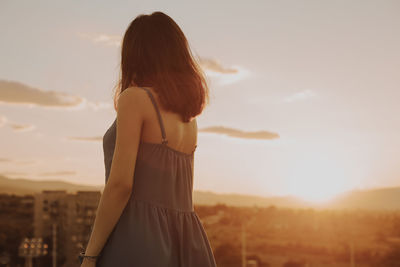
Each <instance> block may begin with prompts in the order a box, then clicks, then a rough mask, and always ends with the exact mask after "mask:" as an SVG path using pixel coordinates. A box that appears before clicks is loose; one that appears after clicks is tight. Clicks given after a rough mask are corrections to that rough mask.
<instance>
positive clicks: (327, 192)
mask: <svg viewBox="0 0 400 267" xmlns="http://www.w3.org/2000/svg"><path fill="white" fill-rule="evenodd" d="M348 176H349V175H347V174H346V172H345V168H344V164H342V162H341V160H340V158H339V157H332V155H328V154H326V153H315V152H314V153H313V152H311V151H308V152H307V155H304V154H303V155H301V157H298V158H297V159H296V160H295V162H294V165H293V166H292V168H290V174H289V184H288V185H287V186H288V189H289V194H291V195H294V196H297V197H301V198H303V199H304V200H306V201H312V202H317V203H322V202H327V201H329V200H331V199H332V198H333V197H335V196H336V195H338V194H339V193H342V192H344V191H346V190H349V189H351V187H352V186H353V185H352V184H351V183H350V182H349V181H350V177H348Z"/></svg>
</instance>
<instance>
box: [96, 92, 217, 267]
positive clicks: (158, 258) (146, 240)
mask: <svg viewBox="0 0 400 267" xmlns="http://www.w3.org/2000/svg"><path fill="white" fill-rule="evenodd" d="M141 88H142V89H143V90H145V91H146V93H147V94H148V96H149V102H150V103H151V104H150V103H149V105H146V106H147V107H148V108H146V111H145V112H144V113H145V119H144V124H143V127H142V129H143V131H142V136H141V141H140V144H139V149H138V154H137V160H136V165H135V173H134V177H133V179H134V180H133V188H132V194H131V198H130V199H129V201H128V204H127V205H126V207H125V209H124V211H123V213H122V215H121V217H120V219H119V221H118V222H117V225H116V226H115V228H114V230H113V232H112V233H111V235H110V237H109V239H108V240H107V243H106V244H105V246H104V247H103V250H102V252H101V257H100V258H99V260H98V262H97V266H121V267H123V266H187V267H190V266H204V267H207V266H216V263H215V259H214V256H213V252H212V249H211V246H210V243H209V241H208V238H207V235H206V233H205V231H204V229H203V225H202V224H201V222H200V219H199V218H198V216H197V214H196V213H195V211H194V206H193V201H192V199H193V166H194V165H193V161H194V158H193V157H194V152H195V149H196V140H197V125H196V120H192V121H190V122H188V123H184V122H181V121H180V119H179V117H178V116H177V115H176V114H174V113H167V112H165V111H162V110H161V109H160V108H159V105H158V104H157V99H156V98H155V93H153V92H152V91H151V90H150V89H148V88H144V87H141ZM150 107H152V109H151V108H150ZM165 121H166V123H164V122H165ZM115 122H116V121H114V123H113V124H112V125H111V126H110V128H109V129H108V130H107V132H106V133H105V134H104V137H103V148H104V160H105V168H106V182H107V179H108V175H109V171H110V168H111V163H112V157H113V151H114V147H115V136H116V127H115V125H116V123H115ZM165 126H166V127H165ZM170 140H172V141H170ZM170 142H171V143H172V144H171V143H170Z"/></svg>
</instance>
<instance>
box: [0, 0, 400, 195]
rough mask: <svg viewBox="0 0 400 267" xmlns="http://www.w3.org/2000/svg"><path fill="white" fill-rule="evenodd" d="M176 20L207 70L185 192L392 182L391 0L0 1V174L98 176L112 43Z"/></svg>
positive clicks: (310, 191)
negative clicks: (132, 27)
mask: <svg viewBox="0 0 400 267" xmlns="http://www.w3.org/2000/svg"><path fill="white" fill-rule="evenodd" d="M154 11H162V12H164V13H166V14H167V15H169V16H170V17H171V18H173V19H174V20H175V21H176V23H177V24H178V25H179V26H180V27H181V29H182V31H183V32H184V34H185V35H186V38H187V39H188V41H189V45H190V47H191V50H192V52H193V54H194V55H195V56H196V58H197V59H198V60H199V63H200V65H201V66H202V68H203V70H204V71H205V73H206V78H207V81H208V84H209V87H210V104H209V105H208V106H207V107H206V109H205V110H204V111H203V113H202V114H201V115H200V116H199V117H198V118H197V122H198V128H199V132H198V147H197V149H196V153H195V158H194V159H195V167H194V189H195V190H207V191H213V192H216V193H240V194H253V195H260V196H285V195H294V196H300V197H303V198H304V199H309V200H317V201H321V200H326V199H329V198H331V197H332V196H334V195H336V194H338V193H340V192H344V191H347V190H353V189H370V188H376V187H391V186H400V164H399V163H400V162H399V159H400V139H399V136H400V107H399V104H398V102H399V99H400V88H399V85H400V75H399V74H400V73H399V71H400V50H399V49H398V48H399V47H400V16H398V14H399V13H400V2H399V1H389V0H385V1H378V0H376V1H371V0H363V1H356V0H351V1H348V0H346V1H341V0H340V1H311V0H309V1H305V0H292V1H287V0H283V1H246V2H245V1H93V0H88V1H63V2H61V1H9V0H2V1H0V33H1V42H0V59H1V64H0V174H3V175H5V176H8V177H10V178H28V179H32V180H62V181H68V182H72V183H82V184H90V185H104V182H105V169H104V157H103V147H102V136H103V134H104V133H105V131H106V130H107V129H108V127H110V125H111V124H112V122H113V121H114V119H115V116H116V114H115V111H114V110H113V106H112V88H113V86H114V85H115V84H116V82H117V79H118V72H119V63H120V48H121V47H120V42H121V39H122V37H123V34H124V32H125V30H126V28H127V27H128V25H129V23H130V22H131V21H132V20H133V19H134V18H135V17H136V16H138V15H140V14H150V13H151V12H154Z"/></svg>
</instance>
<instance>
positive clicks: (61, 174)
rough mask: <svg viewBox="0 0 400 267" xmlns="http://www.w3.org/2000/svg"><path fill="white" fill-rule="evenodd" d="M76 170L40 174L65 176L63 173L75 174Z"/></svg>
mask: <svg viewBox="0 0 400 267" xmlns="http://www.w3.org/2000/svg"><path fill="white" fill-rule="evenodd" d="M76 173H77V172H76V171H55V172H42V173H39V175H42V176H63V175H75V174H76Z"/></svg>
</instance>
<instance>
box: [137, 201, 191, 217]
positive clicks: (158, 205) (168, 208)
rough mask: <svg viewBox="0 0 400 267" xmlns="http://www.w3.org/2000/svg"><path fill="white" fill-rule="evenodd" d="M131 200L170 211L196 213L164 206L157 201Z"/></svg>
mask: <svg viewBox="0 0 400 267" xmlns="http://www.w3.org/2000/svg"><path fill="white" fill-rule="evenodd" d="M132 201H134V202H139V203H143V204H146V205H149V206H152V207H154V208H160V209H166V210H170V211H174V212H178V213H194V214H196V212H195V211H194V210H180V209H175V208H171V207H165V206H162V205H160V204H158V203H154V202H151V201H145V200H139V199H132Z"/></svg>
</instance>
